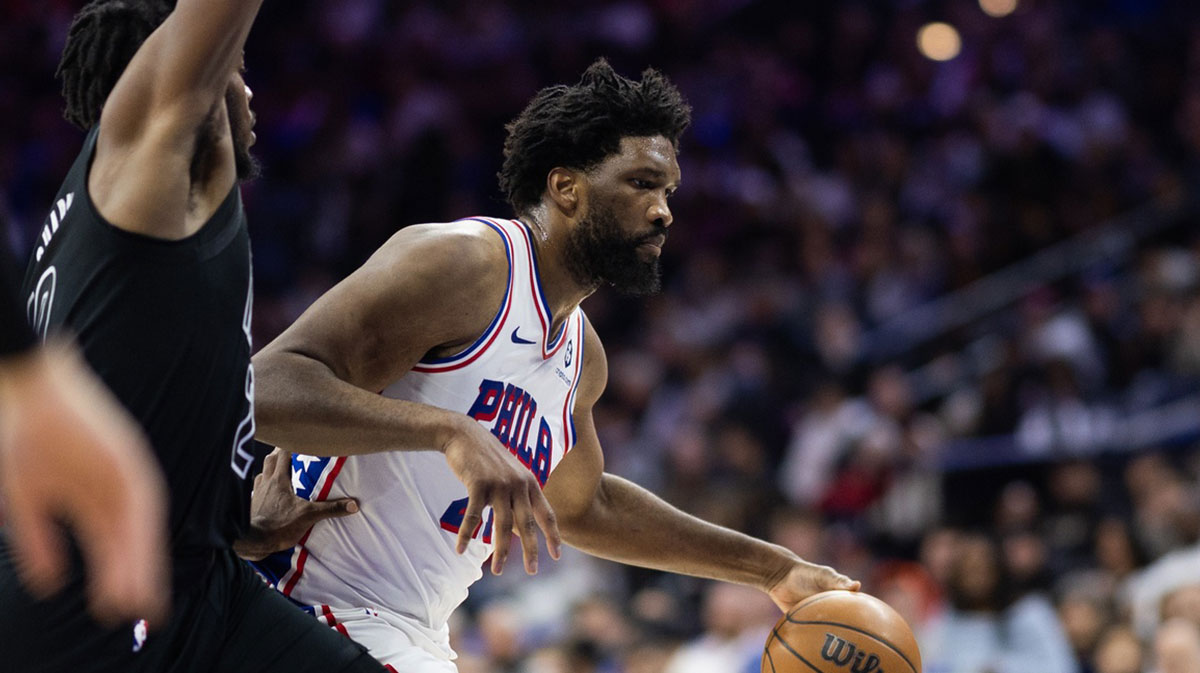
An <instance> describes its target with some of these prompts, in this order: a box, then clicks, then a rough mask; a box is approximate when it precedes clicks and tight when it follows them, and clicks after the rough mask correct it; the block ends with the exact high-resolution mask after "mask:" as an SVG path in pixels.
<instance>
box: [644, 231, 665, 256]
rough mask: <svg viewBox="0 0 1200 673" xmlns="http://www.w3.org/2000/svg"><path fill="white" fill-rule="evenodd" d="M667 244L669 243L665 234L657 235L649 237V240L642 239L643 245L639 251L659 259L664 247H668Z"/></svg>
mask: <svg viewBox="0 0 1200 673" xmlns="http://www.w3.org/2000/svg"><path fill="white" fill-rule="evenodd" d="M666 243H667V237H666V235H665V234H657V235H654V236H649V237H647V238H644V239H642V243H641V245H639V246H638V249H639V250H645V251H646V252H648V253H650V254H652V255H654V256H656V257H657V256H658V255H661V254H662V249H663V246H664V245H666Z"/></svg>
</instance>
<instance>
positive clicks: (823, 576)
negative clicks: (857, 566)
mask: <svg viewBox="0 0 1200 673" xmlns="http://www.w3.org/2000/svg"><path fill="white" fill-rule="evenodd" d="M861 588H862V583H861V582H859V581H858V580H852V579H850V578H849V577H846V576H845V575H843V574H841V573H839V572H838V571H836V570H834V569H833V568H830V567H829V566H822V565H817V564H815V563H809V562H808V561H797V562H796V563H795V564H793V565H792V567H791V568H790V569H788V570H787V571H786V572H784V573H783V574H782V575H781V576H780V578H779V579H777V580H775V581H774V582H772V583H770V584H768V587H767V595H768V596H770V597H771V600H773V601H775V605H778V606H779V609H780V610H782V611H784V612H787V611H788V610H791V609H792V608H794V607H796V604H797V603H799V602H800V601H802V600H804V599H805V598H808V597H809V596H811V595H813V594H817V593H821V592H822V591H832V590H833V589H845V590H846V591H858V590H859V589H861Z"/></svg>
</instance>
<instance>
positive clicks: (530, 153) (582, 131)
mask: <svg viewBox="0 0 1200 673" xmlns="http://www.w3.org/2000/svg"><path fill="white" fill-rule="evenodd" d="M690 122H691V108H689V107H688V105H687V103H685V102H684V101H683V96H682V95H680V93H679V90H678V89H676V88H675V86H674V85H673V84H671V83H670V82H669V81H667V79H666V78H665V77H663V76H662V74H661V73H659V72H658V71H656V70H653V69H648V70H646V71H645V72H643V73H642V79H641V81H640V82H634V81H633V80H630V79H626V78H625V77H622V76H620V75H618V74H617V73H616V71H614V70H613V69H612V66H610V65H609V64H608V61H606V60H604V59H603V58H601V59H598V60H597V61H596V62H595V63H593V64H592V65H591V66H590V67H589V68H588V69H587V71H586V72H584V73H583V77H582V78H581V79H580V81H579V83H578V84H576V85H574V86H565V85H557V86H551V87H547V88H545V89H542V90H541V91H539V92H538V93H537V95H536V96H534V98H533V100H532V101H531V102H530V103H529V105H528V106H527V107H526V108H525V110H524V111H523V112H522V113H521V115H520V116H519V117H517V118H516V119H515V120H513V121H512V122H511V123H509V124H508V126H506V127H505V128H506V130H507V131H508V138H507V139H506V140H505V141H504V165H503V167H502V168H501V169H500V173H499V174H498V177H499V178H500V189H501V190H503V191H504V193H505V196H507V198H508V202H509V203H510V204H512V207H513V208H514V209H515V210H516V212H517V214H522V213H525V212H526V211H528V210H529V209H530V208H532V207H534V206H536V205H537V204H538V203H539V202H540V201H541V198H542V193H543V191H544V190H545V188H546V175H547V174H548V173H549V172H550V170H551V169H553V168H554V167H556V166H565V167H568V168H575V169H579V170H587V169H589V168H592V167H594V166H596V165H597V164H599V163H600V162H602V161H603V160H604V159H605V158H606V157H609V156H611V155H613V154H616V153H617V152H619V151H620V148H621V138H625V137H629V136H656V135H661V136H663V137H665V138H666V139H667V140H670V141H671V143H672V144H674V145H675V146H676V149H678V147H679V136H681V135H682V134H683V132H684V130H685V129H686V128H687V126H688V124H689V123H690Z"/></svg>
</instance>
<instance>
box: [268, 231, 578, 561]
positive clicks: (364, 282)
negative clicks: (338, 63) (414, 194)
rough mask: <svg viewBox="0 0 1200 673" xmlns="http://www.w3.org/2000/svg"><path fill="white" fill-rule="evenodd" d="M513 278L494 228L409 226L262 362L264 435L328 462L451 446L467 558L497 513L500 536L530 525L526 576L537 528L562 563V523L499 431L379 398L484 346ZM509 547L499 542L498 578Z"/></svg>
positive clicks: (447, 450)
mask: <svg viewBox="0 0 1200 673" xmlns="http://www.w3.org/2000/svg"><path fill="white" fill-rule="evenodd" d="M507 278H508V268H507V266H506V264H505V254H504V247H503V242H502V241H501V239H500V238H499V237H498V236H496V235H495V233H494V232H492V231H491V230H490V229H488V228H486V227H483V226H481V225H478V224H473V223H459V224H453V225H419V226H413V227H408V228H406V229H403V230H401V231H400V232H399V233H397V234H396V235H394V236H393V237H392V239H391V240H389V241H388V242H387V243H385V244H384V245H383V247H381V248H380V249H379V250H378V251H377V252H376V253H375V254H374V255H373V256H372V257H371V259H369V260H367V262H366V263H365V264H364V265H363V266H362V267H361V268H359V269H358V270H357V271H355V272H354V273H353V274H351V275H350V276H349V277H347V278H346V279H345V280H343V281H342V282H341V283H339V284H338V285H337V286H335V287H334V288H333V289H331V290H330V291H329V292H327V293H325V294H324V295H323V296H322V297H321V298H320V299H318V300H317V301H316V302H314V303H313V305H312V306H311V307H310V308H309V309H308V310H307V311H305V312H304V314H303V315H301V316H300V318H299V319H298V320H297V321H296V322H295V323H294V324H293V325H292V326H291V327H289V328H288V329H287V330H286V331H285V332H284V333H283V334H281V335H280V336H279V337H278V338H277V339H275V340H274V341H273V342H271V343H270V344H268V345H267V346H266V347H264V348H263V350H262V351H261V352H260V353H258V354H257V355H256V356H255V357H254V367H255V419H256V422H257V436H258V438H259V439H260V440H262V441H265V442H268V443H270V444H274V445H276V446H279V447H281V448H284V449H287V450H289V451H293V452H296V453H305V454H310V455H318V456H329V455H354V454H364V453H378V452H383V451H431V450H440V451H442V452H443V453H444V454H445V455H446V460H447V462H448V463H449V465H450V467H451V469H452V470H453V471H454V473H455V475H457V476H458V478H459V479H460V480H462V482H463V483H464V485H466V487H467V493H468V496H469V500H468V505H467V510H466V515H465V517H464V519H463V523H462V525H461V527H460V533H459V538H458V550H459V552H460V553H461V552H462V551H463V550H465V549H466V545H467V541H468V540H469V537H470V533H471V532H472V531H473V530H474V529H475V524H476V523H477V521H478V520H480V519H481V518H482V512H483V508H484V506H485V505H491V506H492V508H493V511H494V512H495V516H496V525H497V526H498V527H499V529H500V530H505V524H506V523H508V522H519V526H520V528H521V529H520V530H518V531H517V532H518V535H519V536H520V537H521V540H522V546H523V548H524V555H525V566H526V570H527V571H529V572H533V571H536V567H537V549H538V545H537V539H536V530H535V529H534V528H530V527H529V526H527V525H526V524H528V523H529V522H536V524H537V526H538V527H540V528H541V529H542V531H543V532H544V534H545V536H546V540H547V544H548V546H549V548H550V550H551V553H552V555H554V556H555V557H556V558H557V556H558V547H559V544H560V542H559V534H558V528H557V524H556V523H555V521H554V514H553V511H552V510H551V508H550V506H549V504H548V503H547V502H546V500H545V497H544V496H543V495H542V492H541V488H540V487H539V485H538V483H537V480H536V479H534V477H533V475H532V474H531V473H530V472H529V471H528V470H526V469H524V468H523V467H522V466H521V465H520V463H518V462H517V460H516V459H515V458H514V457H513V456H512V454H510V453H509V451H508V449H506V448H505V447H504V446H503V445H501V444H500V442H499V441H498V440H497V439H496V438H495V437H494V436H493V435H492V434H491V433H490V432H488V431H487V430H486V429H485V428H484V427H483V426H481V425H480V424H479V423H477V422H476V421H474V420H473V419H471V418H470V417H468V416H467V415H465V414H461V413H457V412H452V411H448V410H445V409H440V408H437V407H433V406H430V405H426V404H419V403H415V402H408V401H404V400H395V399H391V398H387V397H384V396H382V395H380V394H379V391H381V390H383V389H384V388H386V387H387V386H388V385H390V384H391V383H392V382H394V381H396V380H397V379H399V378H401V377H402V376H404V375H405V374H407V373H408V372H409V371H410V370H411V369H412V368H413V366H414V365H416V364H417V362H418V361H419V360H420V359H421V358H422V357H424V356H425V355H427V354H433V355H441V356H444V355H450V354H453V353H456V352H458V351H461V350H462V349H463V348H466V347H467V346H469V345H470V344H471V343H473V342H474V341H475V339H477V338H478V336H479V335H480V334H482V333H483V332H484V331H485V330H486V329H487V326H488V325H489V324H490V323H491V321H492V318H493V317H494V316H495V313H496V310H497V309H498V307H499V306H500V303H501V301H502V300H503V294H504V289H505V286H506V283H507ZM508 543H509V536H507V535H497V536H496V551H495V553H494V554H493V571H496V572H498V571H499V570H501V569H502V568H503V565H504V561H505V557H506V555H507V550H508Z"/></svg>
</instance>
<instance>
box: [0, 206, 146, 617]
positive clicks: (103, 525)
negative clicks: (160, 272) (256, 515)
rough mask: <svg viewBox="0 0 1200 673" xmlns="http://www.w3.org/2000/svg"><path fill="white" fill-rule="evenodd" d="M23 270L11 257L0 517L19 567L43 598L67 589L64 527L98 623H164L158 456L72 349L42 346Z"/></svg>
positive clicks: (4, 322) (5, 295) (0, 347)
mask: <svg viewBox="0 0 1200 673" xmlns="http://www.w3.org/2000/svg"><path fill="white" fill-rule="evenodd" d="M3 232H4V223H3V221H2V220H0V241H2V240H5V238H4V236H3ZM14 268H15V265H14V264H13V263H12V262H11V261H10V260H9V258H8V255H7V254H6V253H4V252H3V251H0V501H2V503H3V504H2V505H0V512H2V513H3V515H2V518H3V519H4V526H5V527H6V531H7V534H8V536H9V537H10V541H11V543H12V545H13V550H14V551H13V553H14V555H15V556H16V557H17V570H18V571H20V572H21V576H22V578H23V579H24V580H25V583H26V586H28V587H29V588H30V590H31V591H33V592H34V593H35V594H37V595H39V596H48V595H49V594H51V593H53V592H54V591H55V590H57V589H59V588H60V586H61V583H62V580H63V578H62V573H63V566H64V565H65V560H64V558H63V551H62V549H61V544H60V543H59V540H58V532H57V523H56V522H57V521H63V522H64V523H66V524H67V525H68V526H69V527H70V528H71V530H73V531H74V532H75V535H76V539H78V540H79V545H80V547H81V549H82V552H83V555H84V557H85V558H86V559H87V565H88V569H89V572H90V578H89V584H88V593H89V595H90V596H91V599H90V601H89V606H90V608H91V611H92V615H93V616H94V617H96V619H98V620H101V621H106V620H117V619H136V618H139V617H142V616H146V618H148V619H150V618H152V619H156V620H157V619H159V618H161V617H162V616H163V615H164V614H165V613H166V603H167V601H166V597H167V586H168V585H167V578H166V572H165V570H166V553H165V552H166V546H167V541H166V538H167V535H166V521H165V519H166V495H165V493H164V490H163V484H162V477H161V476H160V475H159V474H158V471H157V470H156V469H155V467H154V463H153V462H151V456H152V454H151V453H150V447H149V445H148V444H147V443H146V439H145V437H144V436H143V435H142V432H141V430H140V429H139V428H138V426H137V423H136V422H135V421H134V420H133V419H132V418H130V417H129V414H128V413H126V412H125V410H124V409H122V408H121V406H120V405H119V404H118V403H117V402H116V400H114V399H112V395H111V394H110V393H109V392H108V391H107V390H105V388H104V387H103V386H102V385H101V384H100V383H99V382H98V381H96V377H95V375H93V374H92V373H91V372H90V371H88V369H87V367H86V366H85V365H84V364H83V362H82V359H81V358H80V356H79V354H78V352H77V349H76V348H75V347H74V346H73V345H71V344H69V343H67V342H63V341H57V340H56V341H52V342H50V343H47V344H45V345H41V346H39V345H37V344H36V340H35V338H34V334H33V331H32V330H31V329H29V324H28V323H27V322H26V320H25V312H24V311H23V310H21V308H20V305H19V303H18V301H17V278H16V274H15V272H14ZM97 475H103V477H102V478H100V479H97V478H96V476H97Z"/></svg>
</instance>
